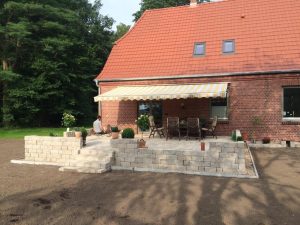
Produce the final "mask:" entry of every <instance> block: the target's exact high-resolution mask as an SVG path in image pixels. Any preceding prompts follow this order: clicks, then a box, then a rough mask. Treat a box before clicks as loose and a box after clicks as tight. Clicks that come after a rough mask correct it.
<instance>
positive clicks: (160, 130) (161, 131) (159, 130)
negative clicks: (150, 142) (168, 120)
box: [149, 116, 165, 138]
mask: <svg viewBox="0 0 300 225" xmlns="http://www.w3.org/2000/svg"><path fill="white" fill-rule="evenodd" d="M149 128H150V135H149V138H150V137H151V136H153V138H154V135H155V133H158V135H159V137H160V138H161V137H165V133H164V128H163V127H158V126H156V124H155V122H154V117H153V116H149Z"/></svg>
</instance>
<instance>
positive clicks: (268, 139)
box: [262, 137, 271, 144]
mask: <svg viewBox="0 0 300 225" xmlns="http://www.w3.org/2000/svg"><path fill="white" fill-rule="evenodd" d="M270 142H271V138H269V137H264V138H263V139H262V143H263V144H270Z"/></svg>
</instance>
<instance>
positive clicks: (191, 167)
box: [186, 165, 199, 171]
mask: <svg viewBox="0 0 300 225" xmlns="http://www.w3.org/2000/svg"><path fill="white" fill-rule="evenodd" d="M198 168H199V166H192V165H190V166H187V167H186V170H187V171H198Z"/></svg>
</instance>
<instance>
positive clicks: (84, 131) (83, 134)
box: [80, 127, 88, 146]
mask: <svg viewBox="0 0 300 225" xmlns="http://www.w3.org/2000/svg"><path fill="white" fill-rule="evenodd" d="M80 131H81V137H82V142H83V146H86V137H87V135H88V132H87V130H86V129H85V128H84V127H82V128H81V130H80Z"/></svg>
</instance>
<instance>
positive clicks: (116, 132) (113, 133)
mask: <svg viewBox="0 0 300 225" xmlns="http://www.w3.org/2000/svg"><path fill="white" fill-rule="evenodd" d="M119 133H120V130H119V128H118V127H117V126H115V127H111V138H112V139H118V138H119Z"/></svg>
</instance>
